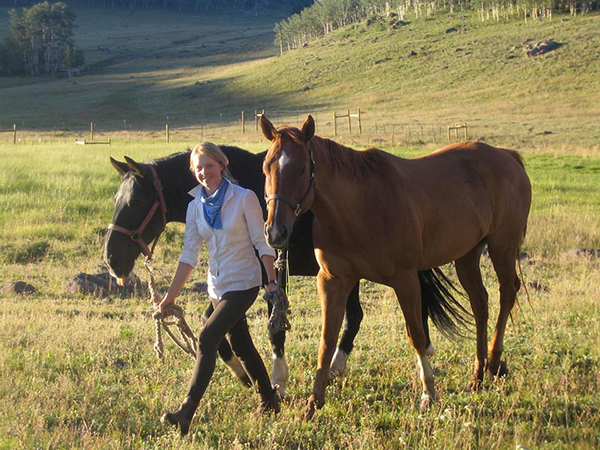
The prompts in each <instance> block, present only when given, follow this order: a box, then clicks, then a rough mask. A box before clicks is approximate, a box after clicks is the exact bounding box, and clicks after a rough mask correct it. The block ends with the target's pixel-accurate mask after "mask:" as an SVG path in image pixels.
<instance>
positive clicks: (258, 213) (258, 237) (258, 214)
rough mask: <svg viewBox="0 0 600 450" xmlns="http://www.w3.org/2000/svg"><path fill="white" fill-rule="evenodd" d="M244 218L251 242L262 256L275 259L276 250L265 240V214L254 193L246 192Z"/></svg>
mask: <svg viewBox="0 0 600 450" xmlns="http://www.w3.org/2000/svg"><path fill="white" fill-rule="evenodd" d="M244 217H245V218H246V224H247V226H248V232H249V233H250V240H251V241H252V245H254V248H256V250H258V254H259V255H260V256H263V255H269V256H273V257H275V250H273V249H272V248H271V247H269V246H268V244H267V241H266V240H265V234H264V226H265V222H264V221H263V213H262V209H261V208H260V203H259V202H258V197H257V196H256V194H255V193H254V192H253V191H250V190H249V191H246V198H245V199H244Z"/></svg>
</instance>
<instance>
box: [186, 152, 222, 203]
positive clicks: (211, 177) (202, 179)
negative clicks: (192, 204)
mask: <svg viewBox="0 0 600 450" xmlns="http://www.w3.org/2000/svg"><path fill="white" fill-rule="evenodd" d="M192 168H193V169H194V175H195V176H196V179H197V180H198V182H199V183H200V184H201V185H202V186H204V189H206V190H207V191H208V192H210V193H211V194H212V193H213V192H214V191H215V190H216V189H217V188H218V187H219V186H220V185H221V181H223V171H224V170H225V166H223V164H221V163H220V162H218V161H216V160H214V159H212V158H211V157H210V156H208V155H202V154H200V155H199V154H194V155H193V156H192Z"/></svg>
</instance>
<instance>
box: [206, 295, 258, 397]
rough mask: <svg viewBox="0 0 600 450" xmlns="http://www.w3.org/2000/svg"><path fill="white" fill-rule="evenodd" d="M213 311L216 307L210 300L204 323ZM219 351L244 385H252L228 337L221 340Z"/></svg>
mask: <svg viewBox="0 0 600 450" xmlns="http://www.w3.org/2000/svg"><path fill="white" fill-rule="evenodd" d="M213 311H214V308H213V305H212V302H210V304H209V305H208V308H206V311H204V314H203V315H202V324H205V323H206V321H207V320H208V318H209V317H210V315H211V314H212V313H213ZM217 351H218V352H219V356H220V357H221V359H222V360H223V362H224V363H225V364H226V365H227V367H228V368H229V370H230V371H231V373H232V374H233V375H234V376H235V377H236V378H237V379H238V380H240V382H241V383H242V384H243V385H244V386H246V387H251V386H252V382H251V381H250V377H249V376H248V374H247V373H246V370H245V369H244V366H242V363H241V362H240V360H239V359H238V357H237V356H235V354H234V353H233V350H232V349H231V346H230V345H229V341H228V340H227V339H223V340H222V341H221V344H220V345H219V348H218V350H217Z"/></svg>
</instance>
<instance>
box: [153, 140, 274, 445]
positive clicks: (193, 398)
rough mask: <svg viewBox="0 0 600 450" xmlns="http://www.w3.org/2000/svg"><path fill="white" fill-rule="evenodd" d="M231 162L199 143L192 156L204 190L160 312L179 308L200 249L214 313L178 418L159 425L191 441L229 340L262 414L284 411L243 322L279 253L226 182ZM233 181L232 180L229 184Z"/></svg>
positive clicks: (242, 192)
mask: <svg viewBox="0 0 600 450" xmlns="http://www.w3.org/2000/svg"><path fill="white" fill-rule="evenodd" d="M228 163H229V161H228V159H227V157H226V156H225V155H224V154H223V152H222V151H221V149H220V148H219V147H217V146H216V145H215V144H212V143H210V142H203V143H201V144H198V145H197V146H196V147H195V148H194V149H193V150H192V154H191V156H190V169H191V170H192V172H193V173H194V175H195V176H196V178H197V179H198V181H199V182H200V185H199V186H197V187H195V188H194V189H192V190H191V191H190V192H189V193H190V195H192V196H193V197H194V200H192V201H191V202H190V204H189V206H188V210H187V217H186V227H185V235H184V246H183V253H182V255H181V258H180V259H179V265H178V267H177V271H176V272H175V276H174V278H173V281H172V283H171V286H170V287H169V290H168V291H167V293H166V294H165V296H164V298H163V300H162V302H161V303H160V305H159V308H160V312H161V313H163V312H164V311H165V309H166V307H167V306H169V305H171V304H173V303H174V301H175V299H176V298H177V296H178V295H179V293H180V291H181V289H182V287H183V286H184V284H185V282H186V281H187V280H188V278H189V276H190V274H191V273H192V271H193V270H194V268H195V266H196V263H197V261H198V254H199V252H200V249H201V247H202V243H203V242H206V243H207V245H208V252H209V270H208V294H209V295H210V297H211V301H212V302H213V306H214V312H213V313H212V315H211V316H210V317H209V318H208V320H207V321H206V323H205V324H204V328H203V329H202V331H201V333H200V337H199V340H198V355H197V357H196V364H195V367H194V372H193V374H192V379H191V380H190V385H189V389H188V394H187V396H186V398H185V400H184V401H183V403H182V405H181V407H180V408H179V410H178V411H176V412H172V413H171V412H169V413H166V414H165V415H164V416H163V417H162V421H163V422H165V421H168V422H169V423H171V424H173V425H175V426H179V428H180V430H181V434H182V435H185V434H187V432H188V430H189V427H190V423H191V421H192V418H193V416H194V413H195V411H196V409H197V407H198V403H199V402H200V399H201V398H202V396H203V394H204V392H205V391H206V388H207V386H208V383H209V382H210V379H211V377H212V374H213V372H214V369H215V361H216V357H217V348H218V346H219V344H220V343H221V341H222V340H223V339H224V338H225V335H226V334H228V335H229V340H230V342H231V346H232V348H233V351H234V352H235V354H236V356H237V357H238V358H239V359H240V361H241V362H242V364H243V366H244V368H245V370H246V372H247V374H248V376H249V377H250V379H251V380H252V381H253V383H254V384H255V385H257V386H258V391H259V393H260V395H261V397H262V401H261V409H262V410H263V411H268V410H274V411H275V412H278V411H279V400H278V397H277V395H276V394H275V391H274V389H273V388H272V387H271V382H270V380H269V375H268V373H267V370H266V368H265V366H264V364H263V361H262V359H261V357H260V355H259V353H258V352H257V350H256V348H255V347H254V344H253V343H252V338H251V337H250V334H249V331H248V325H247V323H246V315H245V313H246V311H247V310H248V308H250V306H251V305H252V304H253V303H254V300H255V299H256V296H257V294H258V290H259V287H260V285H261V283H262V273H261V268H260V263H259V261H258V259H257V258H256V253H255V251H254V249H255V248H256V250H258V253H259V255H260V259H261V261H262V263H263V265H264V267H265V269H266V272H267V275H268V278H269V280H271V281H269V284H268V286H267V290H268V291H273V290H276V289H277V281H276V276H275V269H274V268H273V263H274V259H275V258H274V255H275V252H274V250H273V249H271V248H270V247H269V246H268V245H267V244H266V242H265V238H264V234H263V227H264V222H263V215H262V210H261V208H260V204H259V203H258V198H257V197H256V194H254V192H252V191H250V190H248V189H244V188H242V187H240V186H238V185H236V184H233V183H232V182H231V181H230V179H228V178H227V176H228V171H227V164H228ZM229 178H231V177H229Z"/></svg>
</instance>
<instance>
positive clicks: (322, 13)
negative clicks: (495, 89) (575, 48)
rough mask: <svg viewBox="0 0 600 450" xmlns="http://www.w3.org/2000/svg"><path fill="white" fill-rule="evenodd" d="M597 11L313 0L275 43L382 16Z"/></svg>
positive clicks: (517, 3) (568, 4)
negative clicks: (443, 13)
mask: <svg viewBox="0 0 600 450" xmlns="http://www.w3.org/2000/svg"><path fill="white" fill-rule="evenodd" d="M598 8H600V0H470V1H469V0H317V1H315V3H314V4H313V5H312V6H310V7H308V8H305V9H303V10H302V11H300V12H299V13H297V14H293V15H291V16H290V17H288V18H287V19H284V20H282V21H281V22H279V23H277V24H276V25H275V29H274V31H275V43H276V44H277V45H279V47H280V50H281V52H283V50H284V47H285V48H287V49H288V50H290V49H293V48H297V47H300V46H302V45H304V44H306V43H308V42H310V41H312V40H315V39H319V38H321V37H323V36H325V35H326V34H328V33H331V32H332V31H334V30H337V29H339V28H342V27H345V26H346V25H348V24H350V23H354V22H361V21H363V20H365V19H367V18H369V17H372V16H373V17H380V16H381V15H384V14H387V15H392V14H393V15H397V17H398V18H399V20H404V19H405V17H417V18H418V17H420V16H428V15H430V14H432V13H434V12H437V11H448V12H453V11H455V10H474V11H477V12H478V14H479V17H480V19H481V20H489V19H495V20H499V19H500V18H502V17H506V18H508V17H511V16H521V17H523V18H525V20H527V18H538V17H548V18H552V13H553V12H556V11H559V12H562V11H568V12H570V13H571V14H573V15H575V14H579V13H587V12H589V11H590V10H592V9H598Z"/></svg>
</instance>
